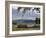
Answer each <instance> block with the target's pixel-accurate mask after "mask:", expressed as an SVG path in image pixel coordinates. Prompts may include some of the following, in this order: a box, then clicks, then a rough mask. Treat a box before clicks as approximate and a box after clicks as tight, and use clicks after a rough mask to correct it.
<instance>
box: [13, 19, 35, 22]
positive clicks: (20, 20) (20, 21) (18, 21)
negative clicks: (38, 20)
mask: <svg viewBox="0 0 46 38" xmlns="http://www.w3.org/2000/svg"><path fill="white" fill-rule="evenodd" d="M33 22H35V20H23V19H21V20H20V19H19V20H13V23H33Z"/></svg>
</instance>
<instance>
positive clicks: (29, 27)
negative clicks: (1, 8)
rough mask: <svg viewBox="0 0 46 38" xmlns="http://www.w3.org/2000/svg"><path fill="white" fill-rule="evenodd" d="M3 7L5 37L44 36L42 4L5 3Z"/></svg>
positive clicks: (43, 7)
mask: <svg viewBox="0 0 46 38" xmlns="http://www.w3.org/2000/svg"><path fill="white" fill-rule="evenodd" d="M5 6H6V7H5V11H6V13H5V18H6V19H5V20H6V21H5V22H6V23H5V24H6V26H5V31H6V32H5V35H6V37H7V36H15V37H16V36H32V35H44V34H45V4H44V3H32V2H19V1H6V2H5Z"/></svg>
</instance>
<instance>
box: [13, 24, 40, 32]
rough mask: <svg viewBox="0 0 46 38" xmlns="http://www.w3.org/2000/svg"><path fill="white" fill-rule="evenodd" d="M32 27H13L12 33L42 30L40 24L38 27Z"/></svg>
mask: <svg viewBox="0 0 46 38" xmlns="http://www.w3.org/2000/svg"><path fill="white" fill-rule="evenodd" d="M37 25H38V24H36V26H33V27H30V28H28V27H27V28H18V27H16V26H17V25H12V31H22V30H40V24H39V25H38V26H37Z"/></svg>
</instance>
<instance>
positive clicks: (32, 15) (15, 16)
mask: <svg viewBox="0 0 46 38" xmlns="http://www.w3.org/2000/svg"><path fill="white" fill-rule="evenodd" d="M17 8H18V7H13V8H12V20H16V19H30V20H35V19H36V17H39V16H40V13H36V11H34V12H33V11H32V10H30V11H28V10H27V11H26V13H25V14H24V16H22V15H23V13H22V11H23V9H21V10H20V11H19V12H18V11H17ZM17 13H18V14H17Z"/></svg>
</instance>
